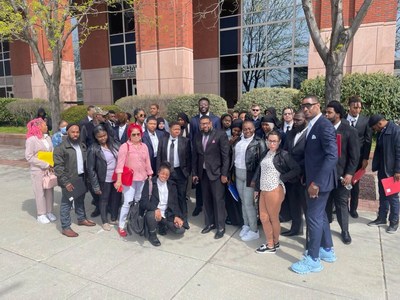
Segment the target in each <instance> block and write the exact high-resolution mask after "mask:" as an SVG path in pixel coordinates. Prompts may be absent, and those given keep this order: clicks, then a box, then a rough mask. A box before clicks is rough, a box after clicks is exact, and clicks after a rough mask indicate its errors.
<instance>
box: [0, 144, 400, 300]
mask: <svg viewBox="0 0 400 300" xmlns="http://www.w3.org/2000/svg"><path fill="white" fill-rule="evenodd" d="M17 151H18V149H11V150H9V151H8V154H9V155H12V154H13V153H14V154H15V155H17V154H16V153H17ZM1 152H2V151H0V153H1ZM0 180H1V191H2V195H1V200H0V211H1V218H0V226H1V229H2V230H1V235H0V298H1V299H202V300H203V299H268V298H269V299H345V298H348V299H374V300H376V299H399V298H400V282H399V280H398V270H399V266H400V255H398V252H399V251H398V249H399V242H400V233H397V234H394V235H389V234H387V233H386V232H385V230H384V229H385V228H372V227H368V226H366V223H367V222H368V221H370V220H372V219H374V218H375V214H374V213H372V212H361V213H360V218H358V219H357V220H354V219H351V220H350V222H351V224H350V232H351V235H352V237H353V243H352V244H351V245H349V246H346V245H344V244H343V243H342V242H341V241H340V235H339V233H340V230H339V227H338V224H337V222H336V221H334V223H333V224H332V230H333V239H334V244H335V249H336V253H337V256H338V260H337V262H335V263H333V264H328V263H324V267H325V269H324V270H323V271H322V272H321V273H318V274H310V275H297V274H295V273H293V272H292V271H290V270H289V267H290V265H291V264H292V263H293V262H295V261H297V260H298V259H299V258H300V257H301V253H302V251H303V244H304V236H301V237H295V238H285V237H282V239H281V249H280V250H279V251H278V252H277V254H276V255H271V254H264V255H260V254H256V253H255V252H254V249H255V248H257V247H258V246H259V245H260V244H261V243H262V242H263V241H264V239H262V238H260V239H259V240H257V241H252V242H248V243H244V242H242V241H241V240H240V238H239V236H238V233H239V229H238V228H236V227H233V226H228V227H227V234H226V235H225V236H224V237H223V238H222V239H220V240H214V238H213V234H211V233H209V234H206V235H202V234H200V231H201V228H202V227H203V217H204V215H203V214H200V216H198V217H195V218H192V219H191V220H190V225H191V229H190V230H189V231H187V232H186V233H185V235H184V236H183V237H181V238H178V237H175V236H173V235H171V234H169V235H167V236H162V237H160V240H161V243H162V245H161V247H157V248H156V247H152V246H151V245H150V243H149V242H148V241H147V240H145V239H143V238H142V237H139V236H128V237H127V238H126V239H122V238H120V237H119V236H118V234H117V231H116V229H115V228H113V229H112V230H111V231H110V232H105V231H103V230H102V229H101V227H100V226H99V225H97V226H95V227H90V228H89V227H79V226H77V225H73V229H74V230H76V231H77V232H78V233H79V234H80V236H79V237H78V238H73V239H71V238H66V237H64V236H62V235H61V234H60V224H59V222H56V223H54V224H48V225H40V224H38V223H37V222H36V220H35V214H36V213H35V210H36V209H35V201H34V199H33V193H32V188H31V182H30V176H29V170H28V169H27V168H23V167H16V166H10V165H4V164H3V165H0ZM60 198H61V191H60V189H59V188H56V189H55V202H56V203H55V214H56V216H57V217H58V216H59V204H60ZM190 206H191V207H190V209H193V203H190ZM86 210H87V212H88V213H89V212H90V211H91V210H92V206H91V205H90V199H89V196H87V197H86ZM190 211H191V210H190ZM71 215H72V216H73V222H74V223H75V224H76V219H75V216H74V213H71ZM94 220H95V221H96V222H97V223H98V224H100V219H99V218H95V219H94ZM288 226H289V224H288V223H284V224H282V227H284V228H288Z"/></svg>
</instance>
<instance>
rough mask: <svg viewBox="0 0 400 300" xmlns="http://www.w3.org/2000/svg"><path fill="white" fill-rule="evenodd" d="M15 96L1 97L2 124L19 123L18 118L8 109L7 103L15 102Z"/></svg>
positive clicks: (0, 120)
mask: <svg viewBox="0 0 400 300" xmlns="http://www.w3.org/2000/svg"><path fill="white" fill-rule="evenodd" d="M15 100H16V99H14V98H0V124H1V125H11V124H14V125H17V124H18V122H17V118H16V117H15V116H14V115H13V114H12V113H11V112H10V111H9V110H8V109H7V107H6V106H7V104H9V103H11V102H14V101H15Z"/></svg>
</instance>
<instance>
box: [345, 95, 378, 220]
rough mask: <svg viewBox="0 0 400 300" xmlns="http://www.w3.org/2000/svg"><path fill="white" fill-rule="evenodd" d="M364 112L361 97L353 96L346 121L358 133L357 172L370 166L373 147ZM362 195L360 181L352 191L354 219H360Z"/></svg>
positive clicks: (351, 200) (351, 207)
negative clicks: (360, 196) (360, 199)
mask: <svg viewBox="0 0 400 300" xmlns="http://www.w3.org/2000/svg"><path fill="white" fill-rule="evenodd" d="M361 110H362V101H361V98H360V97H359V96H352V97H350V98H349V113H348V114H347V116H346V120H347V121H348V122H349V124H350V125H351V126H353V127H355V128H356V129H357V131H358V138H359V146H360V160H359V162H358V166H357V170H359V169H366V168H367V166H368V160H369V154H370V152H371V145H372V130H371V128H370V127H369V126H368V121H369V118H368V117H366V116H362V115H360V113H361ZM359 193H360V182H359V181H358V182H357V183H356V184H355V185H353V188H352V189H351V192H350V194H351V198H350V215H351V216H352V217H353V218H358V213H357V207H358V195H359Z"/></svg>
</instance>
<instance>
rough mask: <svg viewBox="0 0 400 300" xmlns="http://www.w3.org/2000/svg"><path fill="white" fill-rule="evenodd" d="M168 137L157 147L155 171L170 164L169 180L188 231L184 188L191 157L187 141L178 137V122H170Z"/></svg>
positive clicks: (179, 128) (189, 170)
mask: <svg viewBox="0 0 400 300" xmlns="http://www.w3.org/2000/svg"><path fill="white" fill-rule="evenodd" d="M169 130H170V136H167V135H165V136H164V137H163V138H162V139H161V140H160V143H159V145H158V154H157V169H159V168H160V166H161V164H162V163H163V162H166V161H168V162H169V163H170V164H171V177H170V180H171V181H173V182H175V183H176V186H177V190H178V203H179V207H180V210H181V212H182V216H183V227H184V228H185V229H189V228H190V227H189V223H188V216H187V215H188V213H187V212H188V208H187V203H186V188H187V181H188V177H189V176H190V174H191V170H192V161H191V159H192V157H191V147H190V141H189V139H187V138H185V137H183V136H181V135H180V133H181V126H180V125H179V123H178V122H171V124H170V126H169Z"/></svg>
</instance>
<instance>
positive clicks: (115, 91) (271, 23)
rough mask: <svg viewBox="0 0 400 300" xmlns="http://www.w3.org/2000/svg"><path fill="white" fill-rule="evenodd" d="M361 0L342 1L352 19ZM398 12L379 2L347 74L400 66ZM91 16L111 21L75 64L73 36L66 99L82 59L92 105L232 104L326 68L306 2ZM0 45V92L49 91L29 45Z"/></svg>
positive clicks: (319, 13) (197, 4)
mask: <svg viewBox="0 0 400 300" xmlns="http://www.w3.org/2000/svg"><path fill="white" fill-rule="evenodd" d="M362 2H363V0H343V14H344V19H345V22H346V24H349V22H350V21H351V19H352V18H354V16H355V15H356V13H357V11H358V9H359V7H360V6H361V4H362ZM101 9H102V10H103V11H107V7H105V6H104V7H102V8H101ZM399 11H400V10H399V8H398V1H396V0H380V1H373V4H372V6H371V8H370V10H369V12H368V14H367V16H366V17H365V20H364V22H363V24H362V25H361V27H360V29H359V30H358V32H357V33H356V35H355V37H354V40H353V42H352V44H351V46H350V48H349V51H348V54H347V57H346V62H345V67H344V71H345V72H346V73H354V72H377V71H383V72H386V73H391V74H393V73H395V74H398V70H400V46H399V44H400V39H399V35H400V31H399V21H398V20H399V18H400V13H399ZM314 12H315V15H316V18H317V22H318V25H319V27H320V29H321V33H322V35H323V36H324V37H326V40H327V43H328V42H329V32H330V26H331V19H330V0H320V1H315V3H314ZM89 22H90V24H92V25H104V24H106V23H107V24H108V29H107V30H100V31H96V32H93V33H92V34H91V35H90V36H89V38H88V39H87V41H86V42H85V44H84V45H83V47H81V48H80V50H79V51H75V54H76V53H78V54H79V61H80V63H79V64H76V61H77V60H75V66H74V62H73V61H74V59H73V56H74V55H73V53H74V52H73V49H72V42H71V45H69V47H67V49H66V50H65V55H64V58H63V59H64V63H63V76H62V78H63V79H62V84H61V94H62V95H61V97H62V100H64V101H74V100H77V93H76V88H75V87H76V81H75V67H76V68H77V69H79V73H80V76H81V79H82V88H83V100H84V102H85V104H110V103H113V102H114V101H116V100H118V99H120V98H121V97H124V96H127V95H135V94H142V95H158V94H188V93H214V94H219V95H221V96H222V97H223V98H225V99H226V100H227V102H228V106H230V107H232V106H233V105H234V104H235V103H236V101H237V100H238V99H239V98H240V96H241V95H242V94H243V93H245V92H247V91H249V90H251V89H253V88H257V87H292V88H299V87H300V84H301V82H302V81H303V80H305V79H307V78H313V77H315V76H317V75H323V74H324V65H323V63H322V61H321V59H320V58H319V56H318V53H317V51H316V50H315V48H314V46H313V44H312V41H311V40H310V36H309V32H308V28H307V24H306V20H305V17H304V12H303V9H302V5H301V0H241V1H238V0H225V1H223V2H221V1H218V0H193V1H189V0H146V1H142V2H139V4H138V5H137V6H136V7H135V8H132V7H130V6H129V5H127V4H126V3H124V2H120V3H117V4H116V5H114V6H113V7H109V8H108V13H102V14H98V15H97V16H92V17H90V20H89ZM0 50H1V53H0V54H1V57H0V96H4V97H5V96H7V97H9V96H14V97H20V98H35V97H37V98H46V89H45V86H44V83H43V80H42V79H41V75H40V73H38V68H37V66H36V64H35V61H34V59H33V56H32V54H31V53H30V50H29V48H28V46H27V45H25V44H23V43H21V42H18V41H17V42H12V43H8V42H5V41H3V42H1V43H0ZM43 51H46V49H45V48H44V49H43ZM48 57H49V58H50V57H51V56H50V55H49V56H48ZM46 61H48V65H49V66H50V63H51V61H50V59H46ZM399 73H400V72H399ZM79 82H80V80H79ZM79 86H80V85H79Z"/></svg>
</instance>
